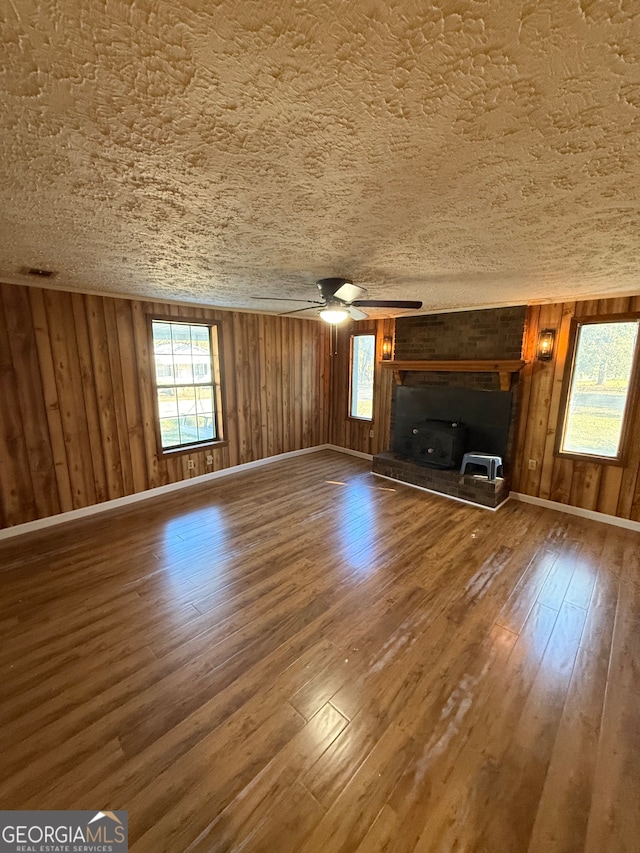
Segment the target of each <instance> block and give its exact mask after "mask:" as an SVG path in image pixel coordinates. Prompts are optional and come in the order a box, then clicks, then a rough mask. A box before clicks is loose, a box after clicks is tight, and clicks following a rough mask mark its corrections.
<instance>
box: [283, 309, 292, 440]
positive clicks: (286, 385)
mask: <svg viewBox="0 0 640 853" xmlns="http://www.w3.org/2000/svg"><path fill="white" fill-rule="evenodd" d="M280 319H281V321H282V326H281V329H280V331H281V337H280V351H281V358H282V446H283V448H284V450H285V452H286V451H289V450H291V447H292V441H291V365H290V361H289V356H290V352H291V350H290V348H289V336H290V333H291V323H293V322H295V320H292V319H291V318H290V317H281V318H280Z"/></svg>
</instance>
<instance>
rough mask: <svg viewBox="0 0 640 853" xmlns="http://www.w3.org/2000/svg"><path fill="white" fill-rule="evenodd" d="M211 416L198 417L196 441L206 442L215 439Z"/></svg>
mask: <svg viewBox="0 0 640 853" xmlns="http://www.w3.org/2000/svg"><path fill="white" fill-rule="evenodd" d="M214 426H215V425H214V421H213V414H210V415H198V440H199V441H206V440H207V439H209V440H210V439H212V438H215V430H214Z"/></svg>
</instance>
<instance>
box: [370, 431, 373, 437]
mask: <svg viewBox="0 0 640 853" xmlns="http://www.w3.org/2000/svg"><path fill="white" fill-rule="evenodd" d="M369 438H373V430H372V429H370V430H369Z"/></svg>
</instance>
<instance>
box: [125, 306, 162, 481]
mask: <svg viewBox="0 0 640 853" xmlns="http://www.w3.org/2000/svg"><path fill="white" fill-rule="evenodd" d="M148 313H150V312H149V309H148V307H147V306H146V305H145V303H143V302H132V303H131V319H132V323H133V337H134V347H135V363H136V364H137V365H138V370H137V374H138V392H139V400H140V418H141V426H142V438H143V442H144V454H145V458H146V466H147V478H148V487H149V488H150V489H154V488H156V487H157V486H161V485H164V483H165V482H166V470H165V472H164V474H165V476H164V477H163V476H162V472H161V469H160V465H159V461H158V454H157V446H156V433H155V407H154V400H153V395H154V393H155V390H154V386H153V379H152V377H153V359H152V354H151V353H150V351H149V350H150V347H149V324H148V320H147V314H148Z"/></svg>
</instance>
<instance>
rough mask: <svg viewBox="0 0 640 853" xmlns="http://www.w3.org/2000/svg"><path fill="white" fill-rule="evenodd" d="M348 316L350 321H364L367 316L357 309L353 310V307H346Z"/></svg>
mask: <svg viewBox="0 0 640 853" xmlns="http://www.w3.org/2000/svg"><path fill="white" fill-rule="evenodd" d="M347 307H348V308H349V314H350V315H351V319H352V320H366V319H367V317H368V316H369V315H368V314H365V313H364V311H361V310H360V309H359V308H354V307H353V305H348V306H347Z"/></svg>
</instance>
